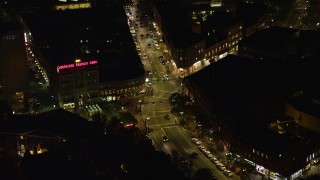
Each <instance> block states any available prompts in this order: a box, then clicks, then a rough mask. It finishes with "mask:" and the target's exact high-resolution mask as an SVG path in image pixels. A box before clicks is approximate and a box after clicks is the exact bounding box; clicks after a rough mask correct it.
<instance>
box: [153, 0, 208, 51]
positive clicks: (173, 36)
mask: <svg viewBox="0 0 320 180" xmlns="http://www.w3.org/2000/svg"><path fill="white" fill-rule="evenodd" d="M156 7H157V9H158V11H159V13H160V14H161V18H162V23H163V26H164V28H165V29H166V31H167V33H168V36H169V39H170V40H171V41H172V43H173V45H174V46H175V47H177V48H181V49H183V48H187V47H190V46H191V45H194V44H196V43H198V42H200V41H201V40H203V37H202V35H201V34H198V33H195V32H193V31H192V27H191V23H192V21H191V17H190V16H189V14H188V13H189V10H190V8H191V4H183V3H182V2H179V1H175V0H172V1H165V0H163V1H158V2H157V3H156Z"/></svg>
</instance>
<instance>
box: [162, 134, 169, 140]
mask: <svg viewBox="0 0 320 180" xmlns="http://www.w3.org/2000/svg"><path fill="white" fill-rule="evenodd" d="M162 140H163V142H168V141H169V138H168V137H167V136H166V135H164V134H162Z"/></svg>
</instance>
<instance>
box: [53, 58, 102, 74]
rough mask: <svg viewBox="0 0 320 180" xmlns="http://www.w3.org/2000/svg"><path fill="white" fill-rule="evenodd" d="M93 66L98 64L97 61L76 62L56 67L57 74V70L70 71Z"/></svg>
mask: <svg viewBox="0 0 320 180" xmlns="http://www.w3.org/2000/svg"><path fill="white" fill-rule="evenodd" d="M94 64H98V61H97V60H92V61H85V62H78V63H73V64H65V65H61V66H57V72H58V73H59V70H61V69H72V68H74V67H85V66H88V65H94Z"/></svg>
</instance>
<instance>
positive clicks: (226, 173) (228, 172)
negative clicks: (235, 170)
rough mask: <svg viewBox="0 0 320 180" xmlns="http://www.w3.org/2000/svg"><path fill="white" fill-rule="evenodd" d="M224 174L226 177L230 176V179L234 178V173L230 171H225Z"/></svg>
mask: <svg viewBox="0 0 320 180" xmlns="http://www.w3.org/2000/svg"><path fill="white" fill-rule="evenodd" d="M223 173H224V174H225V175H227V176H229V177H231V176H232V172H231V171H230V170H228V169H225V170H223Z"/></svg>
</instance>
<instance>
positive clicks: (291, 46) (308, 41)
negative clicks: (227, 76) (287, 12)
mask: <svg viewBox="0 0 320 180" xmlns="http://www.w3.org/2000/svg"><path fill="white" fill-rule="evenodd" d="M319 37H320V31H303V30H298V29H291V28H282V27H275V26H273V27H270V28H268V29H264V30H261V31H259V32H257V33H254V34H252V35H251V36H249V37H246V38H244V39H242V40H241V41H240V42H239V46H248V45H249V46H252V47H253V46H254V47H255V48H257V49H260V50H261V51H262V50H263V51H265V52H266V51H268V52H269V51H272V52H278V53H281V54H287V55H297V56H302V55H317V56H319V55H320V54H319V51H318V49H319V48H320V43H319V42H318V41H315V40H314V39H316V38H319ZM261 42H263V43H261Z"/></svg>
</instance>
